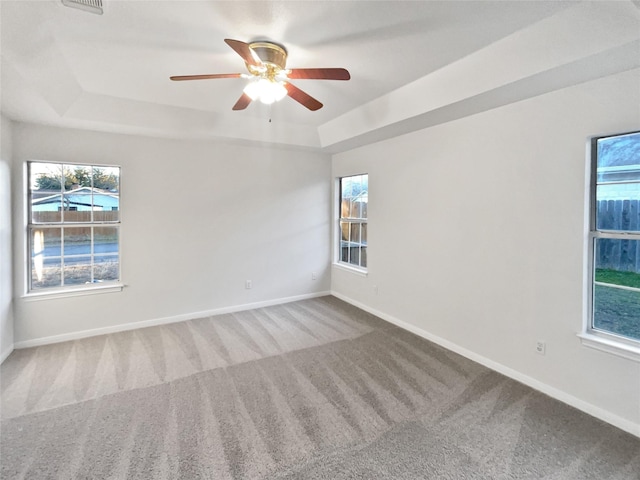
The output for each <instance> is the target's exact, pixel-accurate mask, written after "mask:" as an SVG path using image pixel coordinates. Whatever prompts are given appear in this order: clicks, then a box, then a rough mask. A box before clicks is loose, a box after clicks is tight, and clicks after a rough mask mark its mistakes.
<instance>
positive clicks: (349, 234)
mask: <svg viewBox="0 0 640 480" xmlns="http://www.w3.org/2000/svg"><path fill="white" fill-rule="evenodd" d="M339 188H340V202H339V209H340V225H339V227H340V228H339V233H338V235H339V238H338V242H339V252H338V256H339V258H338V261H339V262H340V263H345V264H349V265H351V266H354V267H358V268H361V269H366V267H367V203H368V201H369V176H368V175H366V174H364V175H353V176H350V177H342V178H341V179H340V187H339Z"/></svg>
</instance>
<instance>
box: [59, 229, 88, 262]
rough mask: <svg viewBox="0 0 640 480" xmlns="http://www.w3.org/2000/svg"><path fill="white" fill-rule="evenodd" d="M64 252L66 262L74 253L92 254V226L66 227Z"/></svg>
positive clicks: (70, 260) (69, 260)
mask: <svg viewBox="0 0 640 480" xmlns="http://www.w3.org/2000/svg"><path fill="white" fill-rule="evenodd" d="M63 254H64V256H65V263H69V262H72V261H73V260H72V259H71V257H73V256H74V255H91V227H78V228H76V227H65V229H64V251H63Z"/></svg>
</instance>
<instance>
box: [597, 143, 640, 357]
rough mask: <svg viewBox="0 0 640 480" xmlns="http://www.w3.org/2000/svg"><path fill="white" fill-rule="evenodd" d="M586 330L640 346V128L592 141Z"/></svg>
mask: <svg viewBox="0 0 640 480" xmlns="http://www.w3.org/2000/svg"><path fill="white" fill-rule="evenodd" d="M592 162H593V164H592V173H591V176H592V181H591V233H590V237H591V238H590V242H591V279H592V289H591V302H590V303H591V324H590V326H589V330H590V333H593V334H595V335H601V336H604V337H605V338H609V339H611V340H615V341H619V342H623V343H630V344H632V345H633V346H640V132H636V133H628V134H622V135H615V136H607V137H600V138H595V139H593V140H592Z"/></svg>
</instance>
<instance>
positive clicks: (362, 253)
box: [360, 247, 367, 267]
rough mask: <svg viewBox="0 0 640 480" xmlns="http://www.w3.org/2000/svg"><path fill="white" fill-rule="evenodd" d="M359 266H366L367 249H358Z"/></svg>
mask: <svg viewBox="0 0 640 480" xmlns="http://www.w3.org/2000/svg"><path fill="white" fill-rule="evenodd" d="M360 266H361V267H366V266H367V247H361V248H360Z"/></svg>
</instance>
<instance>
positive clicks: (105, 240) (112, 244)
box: [93, 227, 118, 255]
mask: <svg viewBox="0 0 640 480" xmlns="http://www.w3.org/2000/svg"><path fill="white" fill-rule="evenodd" d="M93 253H94V254H96V255H98V254H117V253H118V227H94V229H93Z"/></svg>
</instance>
